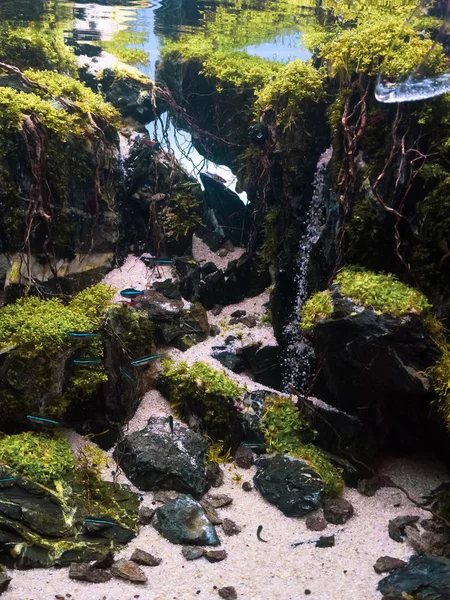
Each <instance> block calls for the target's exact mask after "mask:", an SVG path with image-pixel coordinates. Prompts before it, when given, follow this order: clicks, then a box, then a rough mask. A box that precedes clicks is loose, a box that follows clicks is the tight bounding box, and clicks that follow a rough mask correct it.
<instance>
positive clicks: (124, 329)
mask: <svg viewBox="0 0 450 600" xmlns="http://www.w3.org/2000/svg"><path fill="white" fill-rule="evenodd" d="M107 322H108V324H109V325H110V326H111V328H112V330H113V332H114V335H115V336H117V337H118V338H119V340H120V345H121V347H122V349H123V351H124V352H125V353H126V354H128V355H129V356H130V357H133V358H136V357H138V356H146V355H147V354H152V353H153V352H154V349H155V347H154V344H155V335H154V333H155V331H154V326H153V323H152V321H150V320H149V318H148V316H147V315H146V314H145V313H143V312H142V313H141V312H139V311H137V310H134V309H132V308H129V307H128V306H126V305H121V306H114V307H111V309H110V310H109V312H108V315H107Z"/></svg>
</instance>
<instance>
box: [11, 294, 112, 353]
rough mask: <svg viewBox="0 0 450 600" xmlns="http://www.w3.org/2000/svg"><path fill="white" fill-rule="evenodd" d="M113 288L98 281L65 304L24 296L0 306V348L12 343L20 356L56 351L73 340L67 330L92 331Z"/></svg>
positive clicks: (56, 300)
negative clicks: (0, 307) (12, 302)
mask: <svg viewBox="0 0 450 600" xmlns="http://www.w3.org/2000/svg"><path fill="white" fill-rule="evenodd" d="M113 296H114V290H112V289H111V288H109V287H108V286H106V285H103V284H98V285H94V286H92V287H90V288H86V289H85V290H83V291H82V292H80V293H79V294H78V295H77V296H75V298H74V299H73V300H72V301H71V302H70V303H69V304H68V305H67V306H65V305H64V304H63V302H62V301H61V300H59V299H56V298H52V299H50V300H41V299H40V298H36V297H27V298H22V299H20V300H17V301H16V302H15V303H14V304H8V305H6V306H4V307H3V308H2V309H0V349H2V348H8V347H10V346H15V352H16V353H17V354H18V355H20V356H23V357H33V356H37V355H38V354H39V353H40V352H42V351H44V350H45V351H46V352H47V353H48V354H52V353H56V352H59V351H61V350H63V349H66V348H68V347H70V346H71V345H73V344H74V341H73V339H72V338H70V337H69V336H68V335H67V334H68V332H69V331H86V332H94V331H95V330H96V329H97V328H98V327H99V325H100V323H101V320H102V317H103V314H104V311H105V310H106V308H107V307H108V306H109V304H110V302H111V300H112V298H113Z"/></svg>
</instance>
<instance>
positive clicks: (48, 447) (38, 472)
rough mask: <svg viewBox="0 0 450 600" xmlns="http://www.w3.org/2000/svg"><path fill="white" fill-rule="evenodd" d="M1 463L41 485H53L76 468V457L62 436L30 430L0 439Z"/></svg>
mask: <svg viewBox="0 0 450 600" xmlns="http://www.w3.org/2000/svg"><path fill="white" fill-rule="evenodd" d="M0 463H2V464H3V465H5V466H7V467H9V468H11V469H12V470H13V471H16V472H17V473H20V475H23V476H24V477H28V478H30V479H31V480H32V481H35V482H37V483H41V484H43V485H47V486H48V485H53V484H54V482H55V481H56V480H59V479H64V477H65V476H67V474H68V473H70V472H71V471H72V470H73V469H74V468H75V458H74V456H73V453H72V449H71V447H70V444H69V442H68V441H67V440H66V439H65V438H59V437H51V436H49V435H44V434H37V433H31V432H25V433H19V434H17V435H7V436H4V437H3V438H1V439H0Z"/></svg>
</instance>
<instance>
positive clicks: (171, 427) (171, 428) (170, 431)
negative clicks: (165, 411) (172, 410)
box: [167, 415, 173, 435]
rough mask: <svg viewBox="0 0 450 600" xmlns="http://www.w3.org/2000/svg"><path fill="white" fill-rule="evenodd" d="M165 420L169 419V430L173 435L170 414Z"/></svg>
mask: <svg viewBox="0 0 450 600" xmlns="http://www.w3.org/2000/svg"><path fill="white" fill-rule="evenodd" d="M167 420H168V421H169V427H170V432H171V434H172V435H173V417H172V415H169V416H168V417H167Z"/></svg>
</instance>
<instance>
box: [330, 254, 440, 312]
mask: <svg viewBox="0 0 450 600" xmlns="http://www.w3.org/2000/svg"><path fill="white" fill-rule="evenodd" d="M335 283H336V284H337V285H338V286H339V291H340V293H341V294H342V295H343V296H347V297H349V298H351V299H352V300H353V301H354V302H357V303H360V304H362V305H364V306H367V307H370V308H373V309H374V310H375V311H378V312H380V313H388V314H391V315H396V316H402V315H406V314H408V313H417V314H421V313H423V312H424V311H425V310H426V309H428V308H430V303H429V302H428V300H427V299H426V298H425V296H424V295H423V294H422V293H420V292H419V291H418V290H415V289H414V288H412V287H410V286H408V285H406V284H404V283H402V282H401V281H399V280H398V279H397V278H396V277H394V275H392V274H391V273H387V274H383V273H374V272H373V271H367V270H365V269H362V268H361V267H354V266H353V267H347V268H346V269H343V270H342V271H341V272H340V273H338V274H337V276H336V279H335Z"/></svg>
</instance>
